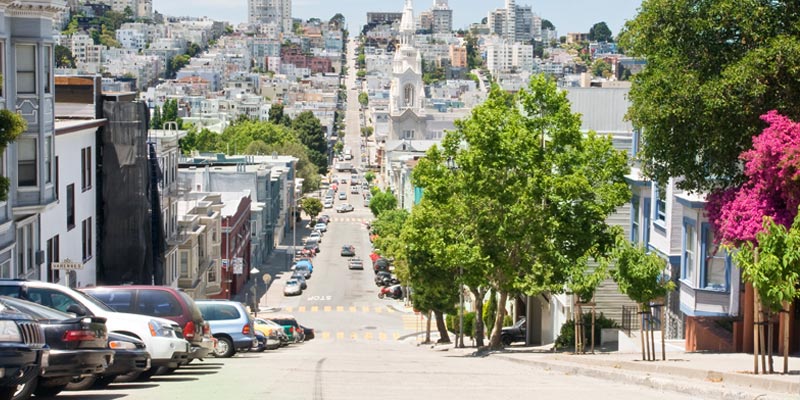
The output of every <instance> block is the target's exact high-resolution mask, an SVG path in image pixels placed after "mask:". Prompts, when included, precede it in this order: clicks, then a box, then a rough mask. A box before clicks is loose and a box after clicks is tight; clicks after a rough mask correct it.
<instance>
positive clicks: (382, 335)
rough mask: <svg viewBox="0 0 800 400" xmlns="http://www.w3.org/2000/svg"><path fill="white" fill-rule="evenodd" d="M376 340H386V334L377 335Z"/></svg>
mask: <svg viewBox="0 0 800 400" xmlns="http://www.w3.org/2000/svg"><path fill="white" fill-rule="evenodd" d="M378 340H386V333H384V332H381V333H379V334H378Z"/></svg>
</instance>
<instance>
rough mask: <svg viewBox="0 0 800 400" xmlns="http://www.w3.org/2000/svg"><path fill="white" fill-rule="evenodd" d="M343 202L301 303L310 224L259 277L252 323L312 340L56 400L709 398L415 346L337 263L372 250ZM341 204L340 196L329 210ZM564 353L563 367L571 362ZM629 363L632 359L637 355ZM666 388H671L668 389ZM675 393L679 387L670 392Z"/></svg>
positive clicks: (406, 322)
mask: <svg viewBox="0 0 800 400" xmlns="http://www.w3.org/2000/svg"><path fill="white" fill-rule="evenodd" d="M348 49H349V54H348V57H347V58H348V63H349V64H350V65H349V71H350V74H349V76H348V79H347V85H348V88H349V87H352V85H354V84H355V79H354V74H355V70H356V69H355V68H354V66H353V65H352V60H353V59H354V57H353V52H354V44H353V43H352V42H351V43H350V46H349V47H348ZM348 93H349V96H348V102H347V110H348V112H347V119H346V123H347V138H346V140H347V144H348V145H349V146H351V148H353V149H354V150H355V152H354V155H355V157H354V161H355V162H356V164H359V160H360V159H361V158H360V154H359V152H360V150H359V149H360V146H359V136H358V132H359V126H360V125H359V121H358V119H359V114H358V103H357V96H355V95H353V93H354V92H353V91H348ZM348 201H350V202H351V203H352V204H354V205H355V211H354V212H350V213H345V214H337V213H331V217H332V222H331V223H330V224H329V227H328V231H327V233H326V234H325V235H324V237H323V241H322V243H321V245H320V248H321V251H320V253H319V254H318V255H317V256H316V257H315V258H314V266H315V270H314V274H313V278H311V279H310V280H309V286H308V289H307V290H306V291H304V292H303V294H302V295H300V296H296V297H284V296H283V293H282V288H283V283H284V282H285V281H286V279H287V277H288V275H289V274H287V273H286V271H287V269H288V267H289V265H288V262H283V261H282V260H281V259H282V257H285V255H286V254H287V252H289V253H291V249H292V247H293V246H292V245H293V244H296V245H298V246H299V245H300V238H301V237H302V236H303V235H304V234H306V233H307V232H308V229H307V228H306V227H305V226H304V225H305V223H307V222H308V220H307V219H304V221H303V223H298V225H297V231H296V232H295V234H294V235H291V236H289V237H287V240H285V241H284V243H283V244H282V246H281V249H280V250H278V253H279V255H278V257H276V260H273V262H272V263H271V264H270V270H269V271H266V272H268V273H269V274H270V275H271V276H273V277H274V278H273V279H272V281H271V284H270V287H269V290H268V292H267V293H266V295H264V296H262V297H261V299H260V305H259V306H260V307H259V308H260V312H259V315H260V316H271V315H286V314H289V315H294V316H295V317H296V318H297V319H298V321H299V322H300V323H301V324H303V325H304V326H308V327H312V328H314V330H315V332H316V338H315V339H314V340H311V341H309V342H306V343H304V344H302V345H298V346H290V347H288V348H285V349H279V350H275V351H269V352H265V353H260V354H258V353H243V354H238V355H237V356H235V357H233V358H231V359H215V358H210V359H206V360H205V362H202V363H194V364H191V365H189V366H187V367H185V368H181V369H180V370H178V371H176V372H175V373H174V374H172V375H168V376H156V377H154V378H152V379H151V381H149V382H144V383H120V384H114V385H112V386H111V387H110V388H111V390H106V391H84V392H64V393H62V394H61V395H60V396H59V397H60V398H65V399H71V398H74V399H90V400H91V399H96V400H106V399H108V400H111V399H117V398H124V399H131V400H135V399H168V398H190V399H197V400H200V399H219V398H236V399H242V400H248V399H254V400H255V399H259V400H260V399H266V398H268V399H315V400H322V399H348V400H349V399H365V400H367V399H369V400H372V399H375V398H378V397H384V398H415V399H421V398H425V399H462V398H469V399H477V398H484V399H492V398H507V399H508V398H565V399H573V398H574V399H579V398H591V399H615V400H624V399H691V398H698V397H697V396H696V395H692V393H695V394H699V393H706V392H705V390H711V391H712V392H713V391H715V390H717V389H715V388H714V387H713V386H709V387H708V388H706V389H703V387H704V386H706V385H713V384H712V383H709V382H702V381H697V382H694V383H691V382H690V383H684V384H683V386H682V388H680V390H679V391H681V392H683V393H677V392H673V391H671V390H667V391H662V390H659V389H658V386H657V385H651V386H648V385H644V386H642V382H641V379H639V378H641V375H642V374H641V373H639V372H636V371H627V372H621V373H620V374H621V375H619V376H617V377H616V378H615V377H613V376H610V375H607V374H597V375H595V376H598V377H601V378H606V379H596V378H593V377H588V376H584V375H583V374H581V373H580V369H576V368H574V367H568V368H559V362H558V361H554V362H553V363H552V365H549V366H548V361H547V358H542V357H541V356H542V354H544V355H545V356H546V355H547V353H541V354H539V353H538V352H537V351H536V350H535V349H522V351H520V352H511V353H505V354H504V353H499V354H498V356H496V357H495V356H488V357H486V356H484V355H476V354H475V353H474V349H454V348H453V346H452V345H438V346H431V345H420V342H421V340H422V336H423V331H424V327H425V321H424V319H423V318H422V317H420V316H419V315H417V314H415V313H414V312H413V310H411V309H410V308H408V307H406V306H405V305H404V304H403V302H402V301H398V300H391V299H383V300H381V299H378V298H377V296H376V293H377V289H376V287H375V284H374V283H373V273H372V271H371V270H370V269H369V268H367V269H366V270H348V269H347V265H346V258H344V257H341V256H340V255H339V250H340V249H341V247H342V246H343V245H345V244H350V245H353V246H355V249H356V254H357V256H359V257H362V258H367V257H368V255H369V252H370V243H369V240H368V232H367V228H366V226H365V223H366V222H367V221H370V220H371V214H370V211H369V209H368V208H365V207H363V204H362V201H361V199H360V196H357V195H354V196H351V197H350V198H349V200H348ZM340 202H341V201H338V200H337V205H338V204H339V203H340ZM323 213H325V211H323ZM306 218H307V217H306ZM434 330H435V329H434ZM565 357H567V358H566V360H567V361H569V359H568V357H569V356H565ZM624 358H625V357H623V359H624ZM627 358H628V359H635V355H634V356H631V357H627ZM527 360H539V361H534V362H528V361H527ZM585 360H587V359H585V358H584V361H585ZM611 369H613V368H611ZM620 371H623V370H620ZM626 374H627V375H626ZM589 375H592V374H589ZM620 376H621V377H622V378H621V380H620ZM626 376H627V377H626ZM626 380H628V381H630V382H625V381H626ZM627 383H639V385H633V384H627ZM693 387H694V388H693ZM665 388H667V389H670V385H665ZM672 390H676V389H675V388H674V387H672ZM720 393H722V392H720ZM742 393H743V394H744V392H742ZM531 396H533V397H531ZM699 396H700V397H705V396H703V395H699ZM767 398H772V397H767ZM774 398H780V397H779V396H778V397H774Z"/></svg>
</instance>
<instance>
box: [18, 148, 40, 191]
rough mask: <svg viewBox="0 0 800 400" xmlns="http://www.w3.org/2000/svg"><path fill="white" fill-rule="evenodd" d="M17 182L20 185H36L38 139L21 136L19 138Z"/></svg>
mask: <svg viewBox="0 0 800 400" xmlns="http://www.w3.org/2000/svg"><path fill="white" fill-rule="evenodd" d="M17 152H18V155H17V159H18V160H17V161H18V162H17V165H18V171H17V184H19V186H36V185H37V182H38V179H36V139H33V138H21V139H18V140H17Z"/></svg>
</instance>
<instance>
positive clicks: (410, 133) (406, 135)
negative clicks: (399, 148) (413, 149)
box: [400, 131, 414, 150]
mask: <svg viewBox="0 0 800 400" xmlns="http://www.w3.org/2000/svg"><path fill="white" fill-rule="evenodd" d="M400 139H409V140H410V139H414V131H403V137H401V138H400ZM403 146H405V143H403ZM403 150H405V148H403Z"/></svg>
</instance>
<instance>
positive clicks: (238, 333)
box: [195, 300, 258, 358]
mask: <svg viewBox="0 0 800 400" xmlns="http://www.w3.org/2000/svg"><path fill="white" fill-rule="evenodd" d="M195 303H196V304H197V307H198V308H200V312H201V313H202V314H203V319H204V320H206V322H208V325H209V327H210V328H211V335H212V336H214V337H215V338H216V339H217V347H215V348H214V356H215V357H221V358H227V357H231V356H233V355H234V354H236V352H237V351H245V350H249V349H250V348H251V347H256V346H258V342H257V339H256V336H255V332H254V327H253V319H252V318H251V317H250V314H249V313H248V312H247V308H245V306H244V304H242V303H239V302H237V301H228V300H196V301H195Z"/></svg>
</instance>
